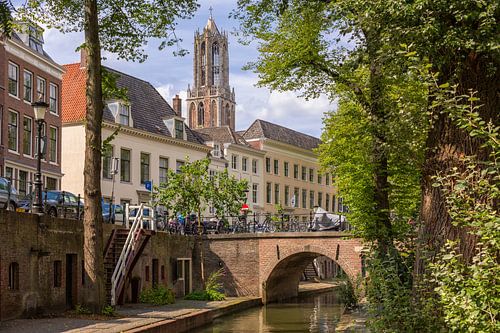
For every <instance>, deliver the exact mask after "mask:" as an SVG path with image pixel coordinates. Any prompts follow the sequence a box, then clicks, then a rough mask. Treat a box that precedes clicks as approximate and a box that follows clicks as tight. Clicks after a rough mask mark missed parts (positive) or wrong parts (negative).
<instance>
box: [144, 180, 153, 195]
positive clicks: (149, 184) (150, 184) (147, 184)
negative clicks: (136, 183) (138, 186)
mask: <svg viewBox="0 0 500 333" xmlns="http://www.w3.org/2000/svg"><path fill="white" fill-rule="evenodd" d="M144 186H145V187H146V190H148V191H149V192H151V191H152V190H153V182H152V181H150V180H146V181H145V182H144Z"/></svg>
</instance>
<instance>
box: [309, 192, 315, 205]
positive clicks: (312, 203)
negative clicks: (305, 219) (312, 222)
mask: <svg viewBox="0 0 500 333" xmlns="http://www.w3.org/2000/svg"><path fill="white" fill-rule="evenodd" d="M309 208H314V191H309Z"/></svg>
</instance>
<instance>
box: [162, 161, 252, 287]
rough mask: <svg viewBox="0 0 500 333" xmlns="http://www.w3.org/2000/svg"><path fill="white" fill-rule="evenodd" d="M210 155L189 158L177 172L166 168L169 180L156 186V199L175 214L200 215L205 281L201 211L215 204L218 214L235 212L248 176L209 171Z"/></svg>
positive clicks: (201, 250)
mask: <svg viewBox="0 0 500 333" xmlns="http://www.w3.org/2000/svg"><path fill="white" fill-rule="evenodd" d="M209 165H210V159H208V158H205V159H202V160H197V161H194V162H189V161H188V162H187V163H186V164H184V165H182V166H181V167H180V170H179V171H178V172H175V171H173V170H171V169H168V171H167V182H166V183H163V184H160V185H159V186H157V187H156V192H157V194H156V199H157V201H158V202H159V204H161V205H162V206H164V207H165V208H166V209H167V210H168V211H169V212H172V214H177V213H181V214H183V215H184V216H188V215H190V214H192V213H196V215H197V216H198V236H199V237H198V240H199V245H200V271H201V280H202V284H203V285H204V284H205V272H204V263H203V260H204V256H203V246H202V237H201V234H202V232H203V228H202V226H201V219H202V213H203V212H204V211H205V210H206V209H207V208H208V207H209V206H212V207H214V208H215V210H216V214H218V215H219V216H221V215H222V216H224V215H225V214H235V213H237V212H238V210H239V208H240V207H241V200H242V198H244V197H245V191H246V190H247V188H248V183H247V181H246V180H237V179H236V178H234V176H230V175H229V173H228V172H227V169H225V170H224V171H222V172H217V173H215V174H213V175H211V174H210V171H209V168H208V166H209Z"/></svg>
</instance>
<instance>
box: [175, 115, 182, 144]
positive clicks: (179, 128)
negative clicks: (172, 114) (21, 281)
mask: <svg viewBox="0 0 500 333" xmlns="http://www.w3.org/2000/svg"><path fill="white" fill-rule="evenodd" d="M175 138H176V139H184V122H183V121H182V120H178V119H175Z"/></svg>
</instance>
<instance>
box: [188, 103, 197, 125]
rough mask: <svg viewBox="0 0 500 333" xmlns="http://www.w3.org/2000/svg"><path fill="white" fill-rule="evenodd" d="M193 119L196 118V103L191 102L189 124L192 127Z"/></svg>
mask: <svg viewBox="0 0 500 333" xmlns="http://www.w3.org/2000/svg"><path fill="white" fill-rule="evenodd" d="M195 119H196V105H195V104H194V103H191V105H190V106H189V126H191V127H193V128H194V127H195V126H194V124H195V123H194V122H195Z"/></svg>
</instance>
